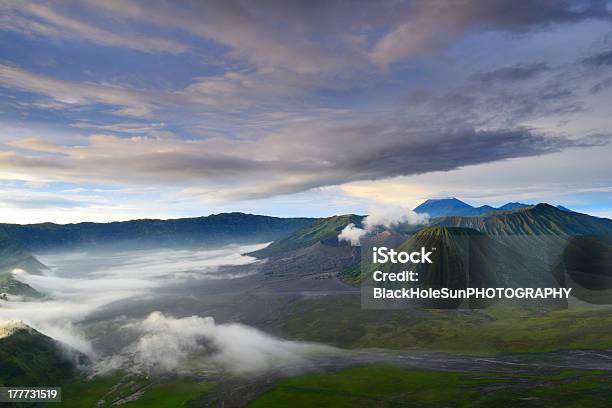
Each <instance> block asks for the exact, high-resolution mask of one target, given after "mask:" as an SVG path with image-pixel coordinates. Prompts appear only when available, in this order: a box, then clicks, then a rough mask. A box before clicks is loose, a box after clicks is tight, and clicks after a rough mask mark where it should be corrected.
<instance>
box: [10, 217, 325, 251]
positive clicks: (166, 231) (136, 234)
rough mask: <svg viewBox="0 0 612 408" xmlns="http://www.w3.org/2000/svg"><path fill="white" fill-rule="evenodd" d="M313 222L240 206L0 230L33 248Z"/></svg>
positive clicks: (231, 233)
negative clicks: (188, 214) (187, 214)
mask: <svg viewBox="0 0 612 408" xmlns="http://www.w3.org/2000/svg"><path fill="white" fill-rule="evenodd" d="M313 222H314V219H312V218H278V217H268V216H263V215H253V214H244V213H239V212H234V213H222V214H215V215H210V216H208V217H197V218H180V219H172V220H150V219H145V220H132V221H123V222H109V223H93V222H82V223H78V224H66V225H59V224H53V223H43V224H29V225H18V224H0V234H3V235H4V236H5V237H9V238H10V239H12V240H14V241H16V242H17V243H19V244H21V245H22V246H23V247H24V248H25V249H27V250H30V251H41V250H50V249H55V248H71V247H78V246H83V245H88V246H97V245H99V246H112V245H122V246H124V245H125V242H130V243H131V244H132V245H133V246H142V247H144V246H150V245H167V246H173V245H199V244H214V245H223V244H229V243H254V242H266V241H272V240H275V239H279V238H281V237H284V236H286V235H288V234H290V233H292V232H293V231H295V230H297V229H299V228H303V227H305V226H308V225H310V224H312V223H313Z"/></svg>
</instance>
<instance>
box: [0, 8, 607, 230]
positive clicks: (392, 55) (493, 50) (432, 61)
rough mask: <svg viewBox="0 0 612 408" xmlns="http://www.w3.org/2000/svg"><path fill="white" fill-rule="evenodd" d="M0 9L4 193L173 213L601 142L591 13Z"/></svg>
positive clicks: (598, 43) (597, 32) (600, 92)
mask: <svg viewBox="0 0 612 408" xmlns="http://www.w3.org/2000/svg"><path fill="white" fill-rule="evenodd" d="M1 7H2V11H3V13H2V17H0V35H1V36H3V41H5V44H7V45H10V44H15V43H16V41H15V38H17V39H21V40H23V41H24V42H25V43H24V44H26V46H27V47H30V49H31V52H29V53H28V55H29V56H28V57H27V58H26V56H25V54H24V53H23V52H21V51H20V50H19V49H18V48H16V47H13V46H7V47H5V49H6V52H5V54H6V55H5V56H3V58H2V62H0V87H2V88H3V91H4V92H3V94H4V95H5V97H4V98H2V99H1V100H0V116H2V118H0V119H1V121H0V125H3V126H0V180H4V181H5V182H7V183H19V182H27V183H39V184H40V183H48V184H49V187H48V189H49V190H53V189H56V188H58V187H57V186H62V185H63V184H65V183H69V184H71V185H77V186H76V187H83V186H84V185H85V184H87V187H86V188H88V189H90V188H100V187H102V188H111V189H121V190H123V191H135V190H139V191H145V190H146V191H147V192H150V194H151V197H154V199H156V200H158V201H160V200H166V203H168V209H169V211H168V214H169V215H170V216H171V215H172V214H176V213H178V212H181V213H182V210H184V209H185V208H186V207H190V210H189V213H190V214H194V213H195V211H196V210H197V211H203V212H208V210H209V209H211V208H213V207H215V208H218V207H219V206H223V205H226V203H234V204H236V203H244V202H251V203H252V202H255V201H256V200H261V199H269V198H271V197H275V196H283V195H290V194H298V193H303V192H307V191H309V192H313V194H314V192H315V191H317V189H320V188H327V187H330V186H342V185H346V184H347V183H356V182H371V181H377V180H385V179H389V178H393V177H411V176H418V175H425V174H429V173H432V172H446V173H448V172H453V171H459V170H460V169H462V168H464V167H466V166H474V165H481V164H485V163H501V162H503V161H505V160H508V159H515V158H526V157H536V156H537V157H540V156H544V155H549V154H553V153H557V152H562V151H566V150H567V149H571V148H575V147H583V148H588V147H593V146H603V145H605V144H606V143H607V142H608V139H607V136H606V134H607V133H608V132H609V117H610V112H609V107H608V105H609V104H605V100H606V98H608V97H609V92H610V91H611V90H612V86H610V83H611V82H610V73H609V70H608V69H607V68H608V67H609V66H610V64H609V49H610V42H609V31H610V30H609V22H610V6H609V2H606V1H597V0H593V1H580V2H573V1H554V2H552V1H550V2H547V1H545V2H542V1H535V0H534V1H522V2H519V3H517V2H515V1H509V0H495V1H488V0H483V1H480V0H478V1H466V2H464V1H451V0H435V1H383V2H359V1H358V2H345V1H335V0H332V1H327V2H317V3H315V4H313V3H312V2H304V1H300V0H295V1H293V0H292V1H281V2H278V1H272V2H248V1H242V0H230V1H216V0H211V1H203V2H195V1H187V2H179V3H175V2H174V3H170V2H166V1H156V0H153V1H141V0H126V1H118V0H117V1H115V0H108V1H94V0H88V1H83V2H71V1H38V2H30V1H24V2H18V1H7V2H4V3H3V5H2V6H1ZM4 37H5V38H4ZM110 47H113V48H110ZM500 50H503V52H500ZM115 58H116V59H115ZM126 118H128V119H127V120H126ZM553 182H557V181H556V180H550V183H553ZM59 188H62V189H63V187H59ZM6 191H7V192H8V190H6ZM46 192H48V191H46ZM54 198H55V199H57V201H56V204H57V205H56V208H58V209H59V208H63V209H67V208H70V206H71V205H74V206H75V207H76V206H79V205H80V204H81V203H83V204H86V205H87V203H92V202H94V203H99V202H100V201H98V200H97V199H96V198H94V199H92V198H91V197H83V198H82V199H79V200H74V199H73V198H72V197H70V198H66V197H48V199H49V201H48V203H49V204H52V199H54ZM98 198H100V199H103V197H98ZM106 198H107V202H108V203H119V202H124V201H123V200H125V195H124V196H122V197H121V199H119V200H116V199H117V197H116V196H113V197H111V196H110V195H107V196H106ZM61 199H67V200H69V201H62V200H61ZM19 200H21V197H17V198H16V197H11V199H7V200H6V201H5V202H4V203H2V202H1V201H0V207H3V208H14V207H15V206H16V205H17V204H18V202H17V201H19ZM70 200H72V201H70ZM172 200H175V201H174V203H175V204H173V205H171V204H169V203H170V202H172ZM35 201H37V200H34V197H32V199H31V200H27V197H26V200H24V201H23V203H24V206H27V205H28V202H31V204H30V205H29V206H30V207H33V206H36V205H39V206H43V205H44V203H42V202H40V203H38V204H37V203H35ZM38 201H40V200H38ZM189 203H190V204H189ZM203 204H204V205H205V206H206V207H202V205H203ZM96 205H98V204H96ZM173 206H174V207H173ZM98 207H99V208H98V209H97V210H96V214H103V213H107V214H109V215H108V218H118V217H119V215H110V214H111V212H110V211H109V208H108V206H107V207H104V206H102V207H104V208H101V207H100V206H99V205H98ZM141 207H143V208H144V207H147V209H146V211H152V210H151V209H150V208H149V207H150V206H146V205H141ZM171 207H172V208H171ZM179 207H181V208H180V210H179V209H178V208H179ZM203 208H206V209H203ZM243 208H244V207H243ZM363 208H364V207H361V209H363ZM115 209H116V211H115V213H113V214H119V213H120V214H121V217H127V216H128V214H133V213H134V211H133V209H129V211H127V210H126V211H123V210H121V209H117V208H115ZM91 213H92V212H90V213H89V214H91ZM294 213H295V212H294ZM82 214H86V212H85V211H83V212H82ZM164 214H165V211H164ZM285 214H286V213H285ZM150 215H151V216H153V215H159V212H156V213H155V214H153V213H152V212H151V213H150ZM22 218H25V217H22ZM11 219H13V217H11ZM61 219H66V218H65V217H64V216H62V217H61Z"/></svg>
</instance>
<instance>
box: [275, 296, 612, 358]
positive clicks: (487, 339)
mask: <svg viewBox="0 0 612 408" xmlns="http://www.w3.org/2000/svg"><path fill="white" fill-rule="evenodd" d="M359 301H360V300H359V297H355V296H343V297H333V298H332V297H328V298H319V299H309V300H303V301H300V302H296V303H294V304H292V305H291V306H288V307H287V308H286V309H285V310H284V311H283V317H282V324H283V326H282V327H283V331H284V334H285V335H286V336H288V337H290V338H293V339H299V340H308V341H317V342H324V343H329V344H333V345H336V346H341V347H347V348H367V347H374V348H389V349H422V350H436V351H449V352H461V353H474V354H497V353H505V352H545V351H554V350H559V349H580V348H611V347H612V313H610V312H612V307H610V306H597V307H588V308H570V309H566V310H548V311H544V310H530V309H516V308H509V307H495V308H489V309H483V310H471V311H467V310H433V309H431V310H364V309H361V308H360V304H359Z"/></svg>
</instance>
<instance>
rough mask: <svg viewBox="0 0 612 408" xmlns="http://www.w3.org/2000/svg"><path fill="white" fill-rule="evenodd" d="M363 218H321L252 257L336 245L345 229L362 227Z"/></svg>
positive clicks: (339, 216)
mask: <svg viewBox="0 0 612 408" xmlns="http://www.w3.org/2000/svg"><path fill="white" fill-rule="evenodd" d="M363 218H364V217H362V216H360V215H355V214H346V215H335V216H333V217H329V218H320V219H318V220H317V221H315V222H314V223H313V224H312V225H309V226H307V227H305V228H302V229H299V230H297V231H295V232H294V233H292V234H291V235H289V236H287V237H286V238H283V239H281V240H279V241H276V242H273V243H272V244H271V245H269V246H268V247H266V248H263V249H260V250H259V251H255V252H252V253H251V254H250V255H253V256H256V257H258V258H267V257H271V256H277V255H282V254H285V253H286V252H288V251H293V250H296V249H300V248H304V247H307V246H309V245H312V244H314V243H316V242H319V241H322V242H329V243H331V244H336V243H337V242H338V241H337V237H338V234H339V233H340V232H341V231H342V230H343V229H344V227H346V226H347V225H348V224H351V223H352V224H355V225H356V226H361V221H362V220H363Z"/></svg>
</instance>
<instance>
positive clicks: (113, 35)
mask: <svg viewBox="0 0 612 408" xmlns="http://www.w3.org/2000/svg"><path fill="white" fill-rule="evenodd" d="M0 10H1V11H2V17H0V29H2V30H11V31H16V32H20V33H24V34H27V35H37V36H42V37H47V38H54V39H60V40H63V41H88V42H91V43H94V44H98V45H103V46H108V47H120V48H129V49H132V50H138V51H143V52H148V53H159V52H165V53H170V54H181V53H183V52H186V51H188V49H189V47H188V46H187V45H185V44H183V43H180V42H178V41H174V40H170V39H165V38H159V37H155V36H151V35H140V34H136V33H126V32H121V33H120V32H117V31H114V30H111V29H104V28H102V27H100V26H98V25H94V24H92V23H91V22H88V21H86V20H84V19H77V18H73V17H70V16H68V15H67V14H62V13H60V12H57V11H56V10H54V9H53V8H51V7H48V6H47V5H44V4H41V3H32V2H29V1H10V0H9V1H8V2H5V3H4V4H3V6H1V7H0Z"/></svg>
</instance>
